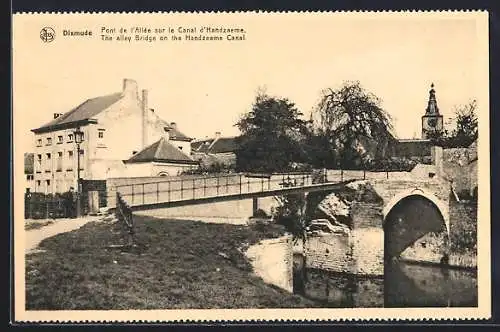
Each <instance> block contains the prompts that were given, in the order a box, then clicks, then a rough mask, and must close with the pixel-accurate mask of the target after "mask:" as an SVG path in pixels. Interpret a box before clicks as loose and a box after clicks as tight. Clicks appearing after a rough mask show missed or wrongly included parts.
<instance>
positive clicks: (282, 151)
mask: <svg viewBox="0 0 500 332" xmlns="http://www.w3.org/2000/svg"><path fill="white" fill-rule="evenodd" d="M300 116H302V113H301V112H299V110H298V109H297V108H296V107H295V104H294V103H292V102H290V101H289V100H288V99H286V98H276V97H270V96H269V95H267V94H266V93H264V92H262V91H261V92H259V93H258V94H257V97H256V99H255V102H254V104H253V106H252V110H251V111H250V112H248V113H246V114H244V115H243V116H242V117H241V119H240V120H239V121H238V123H237V124H236V126H237V127H238V128H239V130H240V131H241V135H240V136H239V137H238V138H237V144H238V151H236V169H237V170H238V171H261V172H280V171H285V170H287V169H288V168H289V166H290V163H291V162H294V161H295V162H302V161H304V160H305V158H304V153H305V152H304V149H303V145H302V139H303V137H304V135H305V132H306V130H307V128H306V122H305V121H303V120H301V119H300Z"/></svg>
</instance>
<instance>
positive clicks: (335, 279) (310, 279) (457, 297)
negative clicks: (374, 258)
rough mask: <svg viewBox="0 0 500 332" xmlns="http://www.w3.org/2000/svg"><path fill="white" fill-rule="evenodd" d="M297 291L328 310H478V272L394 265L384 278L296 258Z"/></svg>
mask: <svg viewBox="0 0 500 332" xmlns="http://www.w3.org/2000/svg"><path fill="white" fill-rule="evenodd" d="M293 286H294V292H295V293H298V294H301V295H303V296H305V297H307V298H309V299H312V300H314V301H317V302H318V303H321V304H322V305H323V306H325V307H336V308H353V307H363V308H366V307H448V306H451V307H476V306H477V277H476V274H475V272H472V271H466V270H457V269H450V268H443V267H438V266H425V265H415V264H408V263H403V262H393V263H390V264H387V265H386V266H385V275H384V277H375V276H372V277H364V276H357V275H348V274H340V273H332V272H327V271H322V270H310V269H305V268H304V262H303V258H302V255H295V256H294V285H293Z"/></svg>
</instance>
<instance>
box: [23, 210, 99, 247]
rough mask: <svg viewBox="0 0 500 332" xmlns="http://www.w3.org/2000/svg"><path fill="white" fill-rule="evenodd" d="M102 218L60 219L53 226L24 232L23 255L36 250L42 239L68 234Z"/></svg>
mask: <svg viewBox="0 0 500 332" xmlns="http://www.w3.org/2000/svg"><path fill="white" fill-rule="evenodd" d="M102 218H103V217H102V216H101V217H97V216H96V217H82V218H76V219H60V220H57V221H55V222H54V223H53V224H50V225H48V226H43V227H42V228H39V229H33V230H28V231H25V241H26V242H25V247H24V251H25V253H26V254H27V253H29V252H31V251H32V250H33V249H36V247H38V245H39V244H40V242H41V241H42V240H43V239H46V238H49V237H52V236H55V235H57V234H60V233H66V232H70V231H72V230H75V229H78V228H80V227H82V226H83V225H85V224H86V223H88V222H91V221H96V220H100V219H102Z"/></svg>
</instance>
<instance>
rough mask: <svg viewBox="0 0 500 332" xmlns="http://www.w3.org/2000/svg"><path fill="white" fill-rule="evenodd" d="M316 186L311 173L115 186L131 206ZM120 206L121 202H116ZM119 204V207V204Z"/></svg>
mask: <svg viewBox="0 0 500 332" xmlns="http://www.w3.org/2000/svg"><path fill="white" fill-rule="evenodd" d="M313 183H317V181H316V178H315V177H314V175H313V174H312V173H280V174H231V175H224V176H208V177H191V178H180V179H175V180H173V179H169V180H166V181H161V182H158V181H157V182H144V183H135V184H126V185H119V186H116V192H117V194H119V196H117V199H118V197H120V198H121V199H122V200H123V201H126V202H127V204H129V205H130V206H136V205H144V204H155V203H168V202H175V201H185V200H196V199H203V198H212V197H220V196H226V195H242V194H248V193H257V192H265V191H272V190H278V189H283V188H289V187H297V186H307V185H312V184H313ZM117 202H118V201H117ZM117 204H118V203H117Z"/></svg>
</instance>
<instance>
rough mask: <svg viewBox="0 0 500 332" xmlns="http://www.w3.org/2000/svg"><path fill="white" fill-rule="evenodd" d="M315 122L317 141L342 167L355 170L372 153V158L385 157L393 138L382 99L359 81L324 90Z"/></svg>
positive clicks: (314, 118) (315, 111) (314, 117)
mask: <svg viewBox="0 0 500 332" xmlns="http://www.w3.org/2000/svg"><path fill="white" fill-rule="evenodd" d="M312 122H313V128H314V135H315V136H317V138H316V139H317V140H318V141H320V142H321V144H322V148H323V149H328V150H330V152H329V153H330V154H331V155H332V156H330V159H335V163H337V164H338V166H341V167H346V168H347V167H353V166H355V165H356V164H359V163H360V162H363V159H365V158H366V157H368V155H369V154H370V153H371V154H373V156H372V158H380V157H383V155H384V154H385V149H386V147H387V145H388V143H389V142H390V140H391V139H393V136H392V135H391V133H390V131H391V129H392V124H391V117H390V115H389V114H388V113H387V112H386V111H385V110H383V109H382V108H381V106H380V99H379V98H377V97H376V96H375V95H374V94H372V93H370V92H367V91H365V90H364V89H363V87H362V86H361V85H360V83H359V82H357V81H356V82H345V83H344V84H343V85H342V86H341V88H340V89H338V90H333V89H326V90H323V91H322V97H321V100H320V102H319V104H318V106H317V107H316V109H315V110H314V111H313V114H312ZM367 148H368V150H369V151H367ZM367 152H369V153H367Z"/></svg>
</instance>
